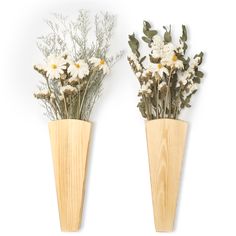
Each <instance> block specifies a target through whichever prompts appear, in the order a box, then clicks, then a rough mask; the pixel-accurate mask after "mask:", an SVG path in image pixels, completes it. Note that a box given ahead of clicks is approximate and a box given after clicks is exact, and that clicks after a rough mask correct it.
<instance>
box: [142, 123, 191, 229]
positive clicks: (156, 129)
mask: <svg viewBox="0 0 236 236" xmlns="http://www.w3.org/2000/svg"><path fill="white" fill-rule="evenodd" d="M186 133H187V123H186V122H184V121H179V120H173V119H158V120H151V121H147V122H146V135H147V144H148V156H149V169H150V179H151V188H152V202H153V211H154V221H155V227H156V231H161V232H169V231H173V226H174V219H175V211H176V202H177V197H178V190H179V180H180V173H181V165H182V159H183V154H184V147H185V138H186Z"/></svg>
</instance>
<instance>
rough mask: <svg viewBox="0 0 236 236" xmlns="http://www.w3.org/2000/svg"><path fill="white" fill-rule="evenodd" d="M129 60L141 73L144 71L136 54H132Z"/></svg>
mask: <svg viewBox="0 0 236 236" xmlns="http://www.w3.org/2000/svg"><path fill="white" fill-rule="evenodd" d="M128 58H129V59H130V60H131V61H132V62H133V63H134V65H135V67H136V69H137V70H138V71H141V70H142V67H141V65H140V63H139V61H138V58H137V56H136V55H135V54H134V53H131V54H130V55H129V56H128Z"/></svg>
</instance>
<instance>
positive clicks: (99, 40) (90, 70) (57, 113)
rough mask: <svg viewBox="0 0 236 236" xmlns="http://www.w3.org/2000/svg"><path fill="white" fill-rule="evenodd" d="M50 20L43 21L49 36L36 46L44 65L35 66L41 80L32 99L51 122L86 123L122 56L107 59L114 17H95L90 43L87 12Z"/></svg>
mask: <svg viewBox="0 0 236 236" xmlns="http://www.w3.org/2000/svg"><path fill="white" fill-rule="evenodd" d="M53 16H54V20H53V21H51V20H47V21H46V23H47V25H48V26H49V29H50V32H49V33H48V34H47V35H45V36H41V37H39V38H38V42H37V45H38V48H39V49H40V51H41V52H42V54H43V55H44V57H45V62H44V64H43V65H35V66H34V69H35V70H36V71H37V72H38V73H39V74H41V75H42V77H43V78H44V80H43V82H42V86H40V87H39V91H38V92H36V93H35V94H34V96H35V97H36V98H37V99H40V100H41V101H42V103H43V106H44V108H45V109H46V115H47V116H48V117H49V118H50V119H52V120H54V119H80V120H89V117H90V114H91V112H92V109H93V106H94V104H95V102H96V101H97V99H98V97H99V96H100V94H101V90H102V83H103V80H104V78H105V76H106V75H107V74H108V73H109V71H110V68H111V67H112V65H113V64H114V63H115V62H116V61H117V60H118V59H120V57H121V56H122V55H123V51H121V52H119V53H118V54H117V55H116V56H115V57H113V56H109V55H108V51H109V46H110V40H111V36H112V29H113V27H114V22H115V17H114V16H113V15H110V14H108V13H100V14H97V15H96V16H95V21H94V25H95V40H94V41H89V37H90V35H89V34H90V32H91V29H92V24H91V22H90V16H89V12H88V11H85V10H80V11H79V13H78V16H77V17H76V19H75V20H70V19H69V18H68V17H64V16H63V15H60V14H53Z"/></svg>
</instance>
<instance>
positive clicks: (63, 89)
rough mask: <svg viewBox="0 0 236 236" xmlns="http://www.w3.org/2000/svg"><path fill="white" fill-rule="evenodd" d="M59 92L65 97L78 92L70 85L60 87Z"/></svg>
mask: <svg viewBox="0 0 236 236" xmlns="http://www.w3.org/2000/svg"><path fill="white" fill-rule="evenodd" d="M60 92H61V93H62V94H65V95H74V94H76V93H77V92H78V90H77V89H76V88H75V87H73V86H71V85H66V86H63V87H61V89H60Z"/></svg>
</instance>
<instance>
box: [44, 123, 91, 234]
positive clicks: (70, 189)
mask: <svg viewBox="0 0 236 236" xmlns="http://www.w3.org/2000/svg"><path fill="white" fill-rule="evenodd" d="M48 126H49V134H50V140H51V148H52V156H53V164H54V174H55V181H56V189H57V200H58V208H59V215H60V224H61V230H62V231H78V230H79V228H80V224H81V218H82V209H83V198H84V188H85V186H84V185H85V177H86V166H87V153H88V146H89V139H90V130H91V123H89V122H85V121H81V120H72V119H68V120H57V121H52V122H49V125H48Z"/></svg>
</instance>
